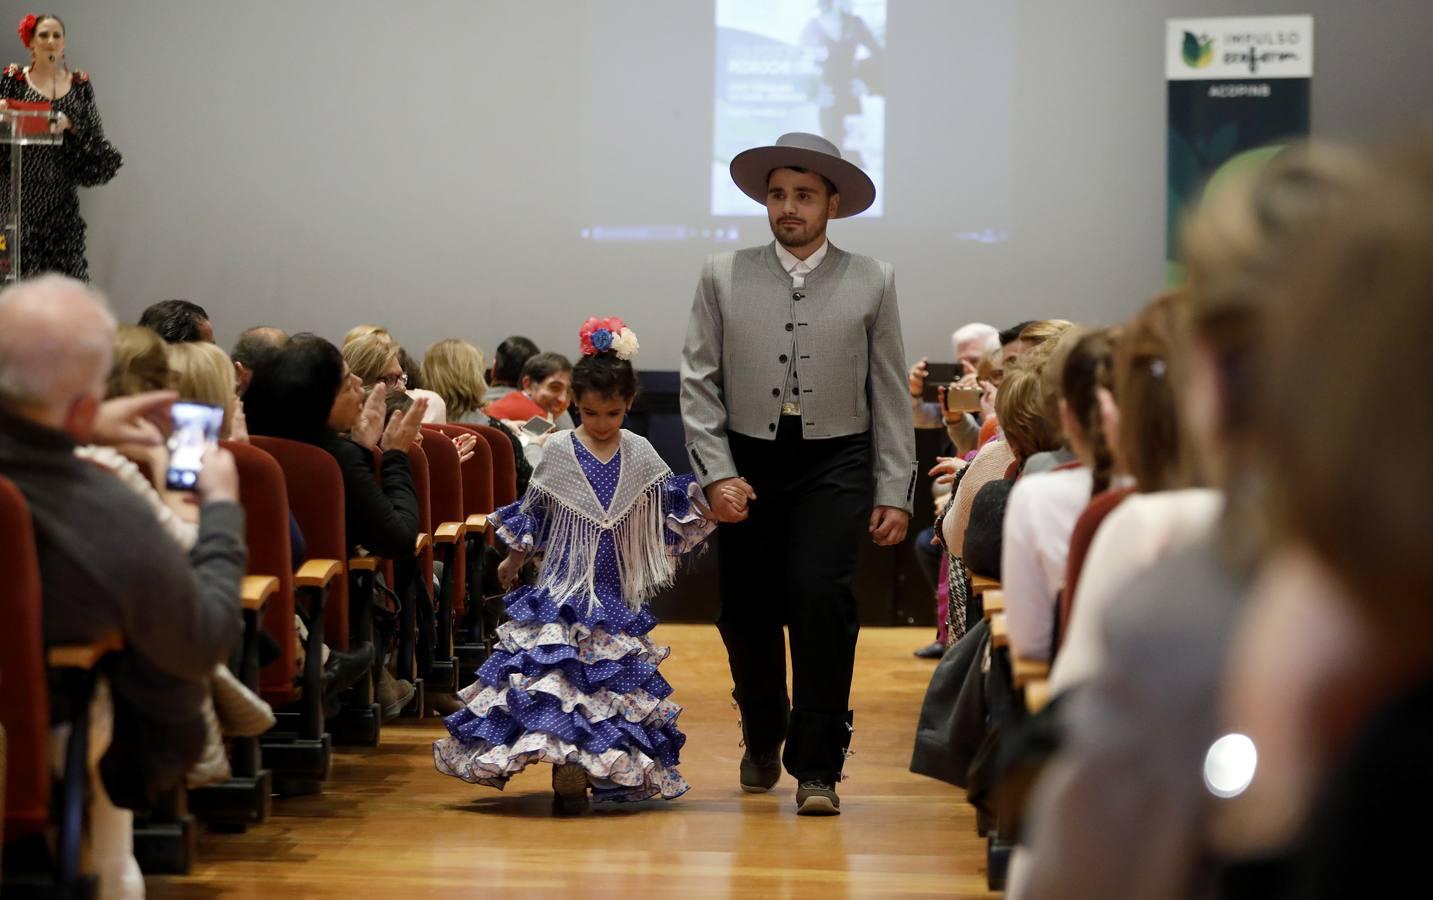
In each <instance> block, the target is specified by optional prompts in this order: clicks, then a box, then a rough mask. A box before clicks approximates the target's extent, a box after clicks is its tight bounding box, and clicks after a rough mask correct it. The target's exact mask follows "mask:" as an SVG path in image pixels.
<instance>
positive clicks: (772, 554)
mask: <svg viewBox="0 0 1433 900" xmlns="http://www.w3.org/2000/svg"><path fill="white" fill-rule="evenodd" d="M731 173H732V179H733V180H734V181H735V182H736V184H737V186H738V187H739V188H741V190H742V192H743V193H745V194H746V195H747V196H749V197H751V198H752V199H753V200H755V201H756V202H758V203H764V204H765V205H766V209H767V215H768V217H769V219H770V222H771V230H772V233H773V234H774V235H775V236H776V241H775V242H774V243H771V244H767V245H765V246H762V247H752V248H749V249H746V250H740V251H737V252H735V253H724V254H721V255H718V256H714V257H711V258H710V259H708V260H707V262H706V265H705V267H704V268H703V270H702V275H701V280H700V282H699V283H698V285H697V293H696V300H695V302H694V304H693V307H692V316H691V322H690V324H689V326H688V330H687V341H686V347H685V349H684V350H683V354H682V389H681V395H682V420H683V423H684V425H685V427H686V437H687V453H688V454H689V456H690V457H691V462H692V466H693V469H694V471H695V472H696V473H697V477H698V479H699V480H700V481H701V483H702V485H703V487H704V488H705V489H706V493H707V498H708V500H709V501H710V503H711V506H712V508H713V509H714V510H715V511H716V514H717V517H718V518H719V519H720V520H721V521H722V523H723V524H722V526H721V549H720V561H719V571H720V576H721V614H720V616H719V618H718V620H717V627H718V629H719V630H720V631H721V635H722V640H723V641H724V642H725V643H726V648H727V655H728V658H729V660H730V663H731V674H732V680H733V682H734V683H735V691H734V692H733V693H734V696H735V697H736V701H737V703H738V705H739V706H740V709H741V717H742V733H743V738H744V740H745V744H746V754H745V755H744V756H743V757H742V761H741V773H740V774H741V787H742V789H743V790H745V791H747V792H750V793H761V792H765V791H768V790H770V789H771V788H772V787H774V786H775V785H776V782H777V781H778V780H780V777H781V768H782V765H783V764H784V765H785V768H786V770H787V771H788V772H790V773H791V774H792V776H793V777H795V779H796V781H797V783H798V788H797V791H796V804H797V812H798V814H801V815H835V814H837V813H839V812H840V800H839V798H838V797H837V796H836V782H837V781H839V780H840V778H841V769H842V765H843V763H844V761H845V756H846V752H847V748H848V746H849V745H850V740H851V729H852V715H851V711H850V709H849V708H848V706H849V702H850V693H851V673H852V668H853V666H854V663H855V655H856V637H857V633H858V631H859V622H858V619H857V611H856V598H855V594H854V592H853V590H852V578H853V576H854V574H855V567H856V554H857V549H858V546H859V542H860V540H861V537H862V534H863V532H865V533H869V535H870V537H871V539H872V540H874V541H875V543H876V544H878V545H881V546H890V545H892V544H898V543H900V542H901V541H902V540H904V538H905V534H906V526H907V525H908V524H909V521H910V510H911V502H912V499H913V495H914V492H915V478H916V454H915V432H914V428H913V425H912V422H911V407H910V399H909V397H908V396H907V393H906V391H907V385H906V372H905V349H904V346H903V344H902V341H901V321H900V313H899V311H898V310H897V307H896V288H895V272H894V270H893V269H892V267H891V266H890V265H889V264H887V263H884V262H880V261H879V260H875V259H871V258H869V257H865V256H857V255H855V254H851V253H846V252H845V251H843V250H839V249H837V248H836V247H834V246H832V245H831V244H830V243H829V242H828V241H827V240H826V223H827V220H828V219H831V218H842V217H845V216H853V215H856V214H857V213H859V212H861V211H863V210H865V209H866V208H868V207H869V206H870V205H871V203H872V202H874V200H875V196H876V189H875V185H874V184H872V182H871V179H870V178H868V177H867V176H866V174H865V173H864V172H862V171H861V170H860V169H859V168H857V167H856V166H854V165H852V164H851V163H850V162H847V161H846V160H843V159H842V158H841V154H840V151H839V150H837V149H836V147H835V146H834V145H833V144H831V143H830V142H829V141H827V140H825V139H824V138H821V137H819V136H817V135H813V134H800V133H795V134H787V135H783V136H782V137H781V138H780V139H779V140H778V141H777V142H776V144H775V145H774V146H770V147H758V148H755V149H752V150H747V151H745V152H743V153H741V154H738V156H737V157H736V158H735V159H734V160H732V164H731ZM783 624H784V625H787V626H788V627H789V628H790V632H791V665H792V697H791V698H790V699H788V697H787V694H786V642H785V638H784V636H783V634H782V630H781V629H782V626H783ZM793 701H794V702H793ZM783 742H784V743H785V745H786V748H785V752H784V753H783V752H782V743H783Z"/></svg>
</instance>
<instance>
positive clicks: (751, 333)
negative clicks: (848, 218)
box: [681, 244, 916, 512]
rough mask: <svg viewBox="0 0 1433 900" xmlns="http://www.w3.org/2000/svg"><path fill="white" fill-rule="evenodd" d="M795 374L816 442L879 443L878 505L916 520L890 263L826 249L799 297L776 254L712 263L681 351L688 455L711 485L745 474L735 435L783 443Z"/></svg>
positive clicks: (808, 434) (753, 253)
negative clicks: (857, 437) (736, 456)
mask: <svg viewBox="0 0 1433 900" xmlns="http://www.w3.org/2000/svg"><path fill="white" fill-rule="evenodd" d="M792 368H794V369H795V370H796V373H797V375H798V377H799V384H800V388H801V395H800V402H801V432H802V435H803V437H805V438H807V439H819V438H834V437H843V436H846V435H853V434H863V433H865V432H868V431H869V432H870V433H871V444H872V450H873V457H874V459H875V473H874V476H875V497H876V505H877V506H893V507H896V508H897V509H904V510H906V511H907V512H909V511H910V510H911V505H912V500H913V498H914V494H915V479H916V453H915V429H914V425H913V423H912V420H911V406H910V396H909V388H908V386H907V381H906V362H905V346H904V344H903V342H902V340H901V317H900V311H899V310H898V309H897V306H896V283H895V270H894V268H892V267H891V265H890V264H888V263H884V262H881V261H879V260H875V259H871V258H870V257H867V256H857V255H855V254H851V253H846V252H844V251H842V250H839V249H837V248H836V247H835V246H834V245H831V246H829V248H828V250H827V252H826V258H825V259H824V260H822V262H821V265H819V266H817V267H816V269H815V270H814V271H812V272H811V273H810V274H808V275H807V276H806V283H805V286H804V287H801V288H792V286H791V276H790V274H788V273H787V272H786V270H785V269H784V268H782V266H781V262H780V260H779V259H778V258H777V256H776V247H775V245H774V244H767V245H766V246H764V247H751V248H748V249H746V250H738V251H736V252H734V253H723V254H719V255H717V256H713V257H710V258H709V259H708V260H707V261H706V264H705V266H704V267H703V269H702V276H701V281H700V282H699V283H698V285H697V293H696V300H695V301H694V303H693V305H692V316H691V321H690V323H689V324H688V326H687V340H686V347H685V348H684V349H683V351H682V388H681V396H682V422H683V424H684V426H685V428H686V439H687V454H688V456H690V458H691V462H692V468H693V471H695V472H696V473H697V478H698V479H699V480H700V481H701V483H702V484H703V485H708V484H711V483H712V482H714V481H719V480H721V479H723V478H732V477H735V476H737V475H740V474H741V473H739V472H738V471H737V469H736V464H735V463H734V462H733V461H732V455H731V447H730V445H729V444H728V442H727V434H728V432H735V433H736V434H741V435H746V436H747V437H752V438H757V439H762V440H774V439H775V437H776V430H777V426H778V424H779V422H780V418H781V409H782V401H783V400H785V399H787V398H785V397H784V396H783V386H784V385H785V384H786V379H787V373H788V370H789V369H792Z"/></svg>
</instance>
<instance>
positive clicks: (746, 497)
mask: <svg viewBox="0 0 1433 900" xmlns="http://www.w3.org/2000/svg"><path fill="white" fill-rule="evenodd" d="M706 495H707V505H708V506H710V507H711V510H712V514H713V515H715V516H716V520H717V521H718V522H726V523H727V524H734V523H736V522H742V521H745V519H746V517H747V515H749V511H748V509H747V504H748V503H750V502H751V501H752V500H755V499H756V491H754V490H752V487H751V485H750V484H748V483H747V481H746V479H745V478H723V479H722V480H721V481H714V482H712V483H711V484H709V485H707V487H706Z"/></svg>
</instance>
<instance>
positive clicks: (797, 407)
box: [781, 400, 801, 416]
mask: <svg viewBox="0 0 1433 900" xmlns="http://www.w3.org/2000/svg"><path fill="white" fill-rule="evenodd" d="M781 414H782V415H783V416H799V415H801V404H800V403H796V402H795V401H792V400H787V401H786V402H785V403H783V404H781Z"/></svg>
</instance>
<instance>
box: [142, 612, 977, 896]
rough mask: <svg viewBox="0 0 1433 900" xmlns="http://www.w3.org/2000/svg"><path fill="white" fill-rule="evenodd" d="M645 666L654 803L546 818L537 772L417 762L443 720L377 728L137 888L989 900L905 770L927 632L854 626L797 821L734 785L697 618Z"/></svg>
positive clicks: (949, 801)
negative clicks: (669, 748) (835, 736)
mask: <svg viewBox="0 0 1433 900" xmlns="http://www.w3.org/2000/svg"><path fill="white" fill-rule="evenodd" d="M654 637H655V638H656V639H657V641H658V643H669V644H670V645H671V646H672V657H671V659H670V660H669V661H668V662H666V663H664V664H663V666H662V671H663V673H664V674H665V675H666V676H667V678H668V680H669V681H671V683H672V684H673V685H674V686H675V688H676V692H675V693H674V694H673V695H672V699H673V700H675V701H676V702H678V703H681V704H682V705H683V706H684V707H685V712H684V713H683V714H682V717H681V720H680V725H681V727H682V730H683V731H685V732H686V734H687V735H688V741H687V745H686V748H685V749H684V750H683V752H682V766H681V771H682V773H683V774H684V775H685V776H686V777H687V780H688V781H690V782H691V783H692V790H691V791H690V792H688V793H687V794H686V795H685V796H683V797H681V798H679V799H677V800H674V801H669V802H663V801H649V802H647V803H642V804H636V805H628V806H612V805H604V806H599V807H597V809H596V811H594V812H593V813H592V814H590V815H587V816H585V817H582V818H578V819H558V818H554V817H553V815H552V811H551V805H550V796H551V795H550V787H549V778H550V771H551V770H550V769H549V768H548V767H546V766H534V767H532V768H530V769H528V770H527V771H526V772H524V773H523V774H522V775H520V776H518V777H517V778H515V779H514V780H513V781H512V782H511V783H510V784H509V785H508V787H507V790H506V791H504V792H498V791H495V790H492V789H490V788H481V787H475V786H472V785H468V784H465V783H463V782H461V781H458V780H457V779H454V778H447V777H444V776H440V775H438V774H436V773H435V772H434V770H433V762H432V756H431V752H430V750H429V745H430V742H431V741H432V740H433V738H434V737H435V736H437V735H439V734H440V733H441V732H442V728H443V726H442V722H441V721H440V720H437V719H429V720H424V721H421V722H417V721H412V722H406V723H403V724H399V725H396V726H394V727H386V728H385V729H384V732H383V741H382V746H380V747H378V748H375V749H372V750H367V751H362V752H346V751H345V752H341V753H339V754H336V756H335V760H334V768H335V770H336V771H335V773H334V776H333V779H332V780H331V781H330V782H329V784H328V785H327V787H326V789H325V792H324V793H323V795H322V796H318V797H307V798H294V799H276V801H275V803H274V816H273V817H272V818H271V819H270V820H269V821H268V822H266V823H265V824H263V825H261V826H258V827H256V828H254V829H251V830H250V831H249V833H248V834H244V835H222V834H213V835H210V834H205V835H203V836H202V837H201V838H200V843H199V858H200V862H199V864H198V865H197V866H196V867H195V869H194V872H193V874H191V875H189V876H188V877H185V878H150V879H149V896H150V897H152V898H160V900H163V898H211V897H226V898H227V897H233V898H240V897H254V898H258V897H275V896H284V897H333V896H349V897H355V898H358V897H362V898H365V900H367V898H374V900H376V898H389V897H405V898H406V897H468V896H471V897H507V896H523V897H546V896H553V897H558V896H567V897H572V898H574V900H576V898H595V897H618V896H625V897H679V898H681V897H762V898H765V897H821V898H823V900H837V898H844V897H878V896H901V897H918V896H947V897H988V896H995V895H990V894H987V893H986V892H985V873H984V864H985V862H984V861H985V843H984V841H983V840H980V839H979V838H977V837H976V835H975V827H974V819H973V816H972V814H971V812H970V809H969V807H968V806H966V805H965V804H964V802H963V801H962V798H961V792H958V791H957V790H956V789H955V788H952V787H950V786H949V785H946V784H942V783H940V782H936V781H932V780H930V779H928V778H922V777H919V776H916V775H912V774H911V773H910V772H909V771H908V770H907V765H908V764H909V761H910V755H911V741H912V736H913V734H914V730H915V722H916V715H917V712H918V710H919V708H920V702H921V698H922V696H923V694H924V691H925V686H926V682H927V680H928V679H929V677H930V672H931V670H932V668H933V666H934V663H932V662H930V661H927V660H920V659H916V658H914V657H913V656H912V655H911V651H912V650H913V649H914V648H915V647H917V646H919V645H921V644H923V643H926V642H928V641H929V640H930V631H929V629H912V628H901V629H895V628H891V629H867V630H865V631H863V632H862V635H861V644H860V652H859V656H858V659H857V668H856V687H855V691H854V696H853V706H854V707H855V710H856V720H855V721H856V731H855V739H854V741H853V743H852V749H854V750H855V756H854V757H853V758H852V759H851V760H850V761H849V762H848V763H847V774H848V775H849V776H850V778H849V780H848V781H846V782H844V783H843V784H842V785H841V797H842V809H843V814H842V815H841V816H839V817H836V818H829V819H822V818H797V816H796V815H795V814H794V810H795V805H794V802H793V794H794V791H795V788H796V786H795V784H794V783H793V782H792V780H791V778H790V776H783V777H782V781H781V783H780V784H779V785H778V786H777V788H776V790H774V791H773V792H772V793H770V794H766V795H746V794H743V793H742V792H741V790H740V789H739V788H738V787H737V777H736V775H737V762H738V760H739V759H740V758H741V749H740V748H739V747H738V739H739V736H740V735H739V732H738V729H737V716H736V712H735V711H734V710H733V709H732V708H731V706H730V693H729V692H730V684H731V680H730V675H729V673H728V672H727V669H726V657H725V652H724V650H723V649H722V645H721V641H720V638H718V636H717V633H716V629H715V628H712V627H711V626H697V625H668V626H662V627H661V628H659V629H658V630H657V631H656V632H655V633H654Z"/></svg>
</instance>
